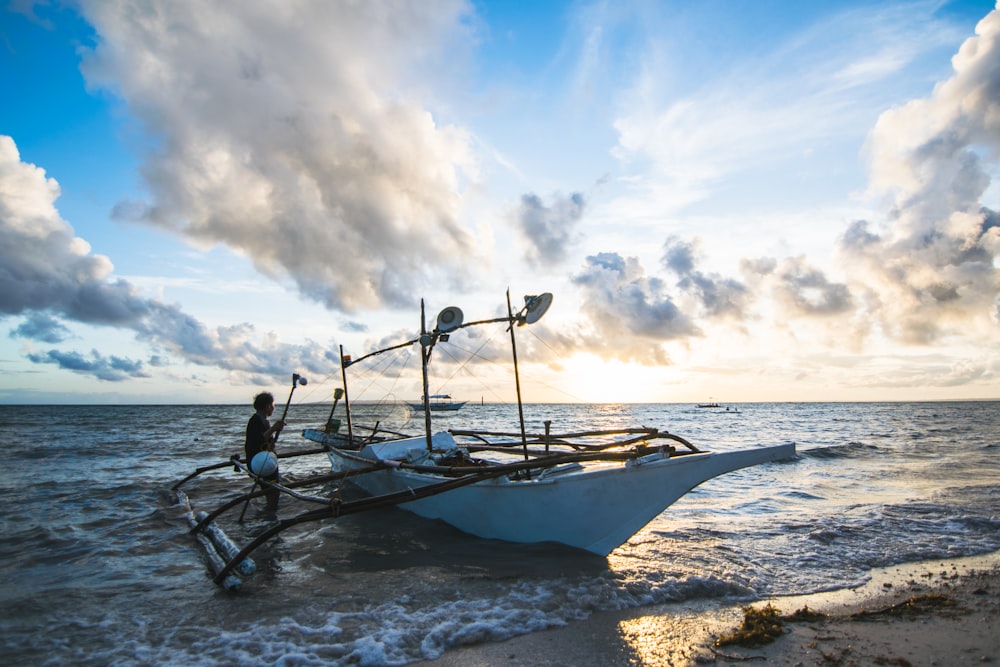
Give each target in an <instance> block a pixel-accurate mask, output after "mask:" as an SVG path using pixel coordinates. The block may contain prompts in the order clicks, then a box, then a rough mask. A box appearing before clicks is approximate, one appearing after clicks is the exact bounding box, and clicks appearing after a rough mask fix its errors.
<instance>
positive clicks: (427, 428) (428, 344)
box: [420, 299, 434, 451]
mask: <svg viewBox="0 0 1000 667" xmlns="http://www.w3.org/2000/svg"><path fill="white" fill-rule="evenodd" d="M433 347H434V340H433V339H432V338H429V337H428V335H427V322H426V319H425V317H424V300H423V299H421V300H420V370H421V373H422V374H423V381H424V397H423V402H424V437H426V438H427V451H431V450H432V449H433V446H432V445H431V405H430V400H431V399H430V395H429V393H428V389H429V387H430V385H429V383H428V382H427V364H428V363H430V360H431V349H433Z"/></svg>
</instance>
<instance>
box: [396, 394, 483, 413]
mask: <svg viewBox="0 0 1000 667" xmlns="http://www.w3.org/2000/svg"><path fill="white" fill-rule="evenodd" d="M466 403H468V401H453V400H452V399H451V395H450V394H431V395H430V396H428V397H427V409H428V410H430V411H431V412H455V411H456V410H461V409H462V406H463V405H465V404H466ZM406 404H407V405H408V406H410V409H411V410H421V411H422V410H423V409H424V401H423V399H421V400H419V401H412V402H409V401H408V402H407V403H406Z"/></svg>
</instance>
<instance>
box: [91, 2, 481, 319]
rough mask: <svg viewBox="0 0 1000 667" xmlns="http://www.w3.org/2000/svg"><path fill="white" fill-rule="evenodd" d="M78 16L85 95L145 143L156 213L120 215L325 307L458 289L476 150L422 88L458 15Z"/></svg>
mask: <svg viewBox="0 0 1000 667" xmlns="http://www.w3.org/2000/svg"><path fill="white" fill-rule="evenodd" d="M82 4H83V11H84V13H85V15H86V16H87V18H88V20H89V21H90V22H91V23H92V24H93V25H94V27H95V29H96V30H97V33H98V35H99V43H98V45H97V47H96V48H95V49H94V50H93V51H91V52H88V53H85V54H84V63H83V71H84V73H85V75H86V77H87V80H88V82H89V83H90V84H91V85H93V86H95V87H100V88H105V89H107V90H109V91H112V92H113V93H114V94H116V95H118V96H120V97H121V98H122V99H123V100H124V102H125V103H126V104H127V106H128V109H129V112H130V114H131V115H132V116H133V117H134V118H136V119H137V120H138V121H139V122H140V123H141V124H142V125H143V126H144V129H145V131H146V132H147V134H148V136H149V137H151V138H152V143H153V146H152V147H151V148H150V149H149V150H148V152H147V153H146V155H145V165H144V168H143V174H144V177H145V180H146V184H147V189H148V191H149V192H150V197H149V200H148V201H129V202H122V203H121V204H120V205H119V206H118V207H117V209H116V211H117V215H119V216H121V217H123V218H126V219H131V220H138V221H143V222H146V223H150V224H154V225H158V226H161V227H165V228H168V229H171V230H173V231H175V232H177V233H179V234H182V235H183V236H185V237H186V238H188V239H189V240H190V241H191V242H192V243H195V244H197V245H199V246H211V245H214V244H219V243H222V244H225V245H227V246H229V247H231V248H233V249H235V250H237V251H238V252H241V253H244V254H245V255H246V256H247V257H249V258H250V259H251V260H252V261H253V263H254V264H255V266H256V267H257V268H258V269H259V270H260V271H262V272H263V273H265V274H267V275H269V276H272V277H289V278H291V279H292V280H293V281H294V282H295V283H296V284H297V285H298V288H299V290H300V291H301V293H302V294H304V295H306V296H308V297H310V298H312V299H314V300H315V301H317V302H319V303H322V304H324V305H326V306H328V307H331V308H338V309H348V310H349V309H353V308H357V307H360V306H366V307H376V306H378V305H381V304H390V305H401V304H406V305H412V301H413V299H412V290H414V289H415V288H416V287H418V286H420V285H425V284H428V283H429V282H430V281H431V280H433V279H437V278H442V279H445V280H451V281H452V282H453V283H454V284H456V285H460V284H462V281H461V280H460V276H461V275H462V271H463V269H464V268H465V267H464V266H463V265H462V264H461V263H462V262H464V261H468V260H466V259H463V258H467V257H470V256H472V254H473V253H472V251H473V250H474V249H475V247H476V246H475V244H474V243H472V241H471V238H470V236H469V234H468V233H467V231H466V230H465V229H464V228H463V227H462V225H461V224H460V223H459V214H460V208H461V190H462V186H463V183H467V182H468V181H469V180H470V179H475V177H476V174H475V163H474V160H473V157H472V152H471V149H470V138H469V136H468V134H467V132H466V131H465V130H463V129H462V128H459V127H456V126H453V125H442V124H440V123H439V121H438V120H437V119H436V118H435V116H434V115H433V113H432V112H431V111H430V110H429V109H427V108H425V107H424V106H423V105H422V104H420V103H417V102H415V101H413V100H415V99H417V98H420V99H431V98H433V91H432V90H415V89H413V88H412V86H418V85H430V86H431V87H432V86H433V84H432V83H431V84H429V82H433V81H434V79H435V77H437V76H440V72H447V71H448V70H449V69H451V68H452V67H454V63H458V62H461V61H462V60H463V59H462V58H460V57H458V54H460V53H461V52H462V50H463V49H464V48H466V45H465V42H464V41H462V40H464V39H465V38H466V37H465V36H466V35H467V34H468V28H467V27H463V26H467V25H468V22H467V21H465V19H466V18H467V17H466V12H467V11H468V6H467V5H466V3H464V2H461V1H459V0H446V1H445V2H439V3H435V5H434V9H433V11H429V10H428V9H427V7H425V6H424V5H423V4H421V3H412V2H393V1H390V2H388V3H385V2H380V3H367V2H359V3H339V2H322V1H312V0H297V1H293V2H284V1H282V2H253V3H228V4H216V3H204V2H199V1H197V0H181V1H175V0H170V1H158V0H157V1H153V2H145V3H142V4H139V5H137V4H136V3H133V2H127V1H125V0H111V1H107V0H95V1H87V2H84V3H82ZM445 54H447V56H448V57H447V58H446V57H445Z"/></svg>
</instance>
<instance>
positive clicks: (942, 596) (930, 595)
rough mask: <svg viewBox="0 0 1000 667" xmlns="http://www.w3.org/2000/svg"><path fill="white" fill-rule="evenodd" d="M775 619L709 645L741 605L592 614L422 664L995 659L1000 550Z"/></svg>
mask: <svg viewBox="0 0 1000 667" xmlns="http://www.w3.org/2000/svg"><path fill="white" fill-rule="evenodd" d="M766 604H771V605H772V606H773V607H775V608H776V609H778V610H779V611H780V613H781V614H782V615H789V614H792V613H793V612H795V611H797V610H800V609H803V608H804V607H807V608H808V609H809V610H810V611H815V612H818V613H820V614H822V615H823V617H822V618H818V619H815V620H809V621H806V622H788V621H785V622H784V623H783V626H784V631H783V634H782V635H781V636H780V637H778V638H777V639H776V640H775V641H774V642H772V643H769V644H766V645H763V646H756V647H750V648H742V647H739V646H733V645H730V646H721V647H719V646H716V645H715V641H716V640H717V639H718V638H719V637H720V636H722V635H725V634H729V633H732V632H734V631H735V630H736V629H737V628H738V627H739V626H740V624H741V622H742V621H743V617H744V609H743V607H741V606H740V605H729V604H725V603H722V602H717V603H715V604H712V603H711V602H708V603H704V604H699V605H693V604H686V603H678V604H672V605H659V606H657V607H652V608H644V609H642V610H628V611H622V612H599V613H596V614H594V615H592V616H591V617H590V618H588V619H586V620H584V621H580V622H575V623H571V624H570V625H569V626H567V627H563V628H556V629H552V630H546V631H542V632H536V633H532V634H530V635H522V636H519V637H514V638H511V639H509V640H507V641H503V642H495V643H488V644H478V645H475V646H469V647H465V648H460V649H457V650H452V651H449V652H448V653H446V654H445V655H444V656H442V657H441V658H439V659H438V660H432V661H426V662H423V663H419V664H420V665H422V666H425V667H459V666H461V667H487V666H489V667H494V666H497V665H506V666H509V667H522V666H523V667H527V666H529V665H530V666H533V667H556V666H560V667H562V666H566V667H570V666H574V667H587V666H591V665H592V666H594V667H598V666H600V667H626V666H627V667H635V666H653V665H656V666H664V667H667V666H669V667H682V666H683V667H688V666H692V665H711V664H719V665H724V664H738V663H742V662H752V663H756V664H765V665H777V666H787V667H796V666H801V667H807V666H810V665H824V666H827V667H831V666H844V667H849V666H862V665H896V666H899V667H909V666H913V667H928V666H934V665H939V666H942V667H945V666H949V667H950V666H952V665H974V664H975V665H979V664H993V663H997V662H998V661H1000V554H992V555H989V556H984V557H976V558H963V559H956V560H943V561H928V562H924V563H919V564H912V565H906V566H899V567H894V568H888V569H885V570H878V571H875V572H873V573H872V580H871V581H870V582H869V584H867V585H866V586H864V587H862V588H859V589H851V590H845V591H836V592H832V593H824V594H817V595H811V596H802V597H795V598H776V599H773V600H770V601H765V602H759V603H755V604H753V605H751V606H752V607H753V608H755V609H760V608H763V607H764V606H765V605H766Z"/></svg>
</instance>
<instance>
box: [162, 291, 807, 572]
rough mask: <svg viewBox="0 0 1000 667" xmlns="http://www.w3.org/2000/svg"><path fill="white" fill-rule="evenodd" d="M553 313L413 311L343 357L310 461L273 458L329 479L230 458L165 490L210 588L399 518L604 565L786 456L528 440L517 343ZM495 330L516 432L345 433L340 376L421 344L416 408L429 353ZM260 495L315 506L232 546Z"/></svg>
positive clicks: (590, 435) (640, 440) (611, 441)
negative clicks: (234, 514)
mask: <svg viewBox="0 0 1000 667" xmlns="http://www.w3.org/2000/svg"><path fill="white" fill-rule="evenodd" d="M551 301H552V296H551V295H550V294H542V295H540V296H528V297H525V305H524V307H523V308H522V309H521V310H520V311H518V312H517V313H514V312H513V310H512V308H511V305H510V296H509V294H508V297H507V316H506V317H501V318H494V319H490V320H481V321H478V322H470V323H467V324H463V315H462V311H461V310H459V309H458V308H454V307H452V308H446V309H445V310H443V311H442V312H441V313H440V315H439V316H438V320H437V326H436V327H435V328H434V329H433V330H430V331H428V329H427V326H426V323H425V319H424V312H423V304H421V330H420V335H419V336H418V337H417V338H414V339H412V340H409V341H406V342H404V343H400V344H398V345H393V346H391V347H388V348H384V349H381V350H377V351H374V352H371V353H369V354H366V355H364V356H363V357H360V358H359V359H357V360H351V358H350V357H347V356H345V355H344V354H343V348H341V350H340V353H341V359H342V363H341V376H342V381H343V389H340V388H338V389H337V391H336V392H335V394H334V407H333V409H331V411H330V417H329V419H328V420H327V423H326V424H325V425H324V426H322V427H319V428H309V429H305V431H304V432H303V436H304V437H305V438H306V439H307V440H309V441H312V442H316V443H318V444H320V445H321V448H320V449H312V450H305V451H301V452H292V453H286V454H282V455H279V456H278V458H289V457H294V456H305V455H314V454H324V455H326V456H327V458H328V459H329V461H330V465H331V468H332V471H331V472H330V473H327V474H323V475H316V476H312V477H310V478H307V479H302V480H296V481H294V482H287V483H286V482H272V481H267V480H264V479H262V478H259V477H257V476H256V475H254V474H253V472H251V471H250V469H249V468H248V466H247V462H245V461H243V460H241V458H240V457H239V456H238V455H236V456H233V457H232V458H231V459H230V460H229V461H227V462H224V463H220V464H216V465H213V466H206V467H204V468H200V469H198V470H196V471H195V472H194V473H192V474H191V475H189V476H188V477H186V478H185V479H183V480H181V481H180V482H178V483H177V484H175V485H174V487H173V490H174V492H175V493H176V495H177V499H178V502H179V503H181V504H182V505H183V506H184V508H185V513H186V516H187V520H188V523H189V525H190V526H191V528H190V532H191V534H192V535H194V536H195V537H196V538H197V539H198V542H199V544H200V545H201V546H202V547H203V548H204V550H205V551H206V557H207V559H208V562H209V566H210V568H211V569H212V572H213V580H214V581H215V583H217V584H219V585H221V586H224V587H225V588H227V589H230V590H234V589H236V588H238V587H239V586H240V584H241V583H242V578H244V577H247V576H250V575H252V573H253V569H254V566H253V564H252V562H251V561H250V558H249V557H250V554H251V553H252V552H253V551H254V550H255V549H256V548H257V547H259V546H260V545H261V544H263V543H265V542H266V541H268V540H269V539H271V538H273V537H274V536H275V535H277V534H279V533H280V532H282V531H284V530H286V529H288V528H291V527H292V526H296V525H299V524H302V523H306V522H310V521H319V520H325V519H335V518H337V517H340V516H344V515H347V514H355V513H359V512H365V511H370V510H373V509H378V508H384V507H392V506H396V505H398V506H400V507H401V508H402V509H405V510H408V511H411V512H413V513H415V514H418V515H420V516H423V517H427V518H432V519H439V520H442V521H445V522H447V523H449V524H451V525H453V526H455V527H457V528H459V529H460V530H463V531H465V532H467V533H470V534H472V535H477V536H480V537H485V538H492V539H501V540H506V541H509V542H522V543H532V542H558V543H562V544H565V545H569V546H572V547H576V548H579V549H584V550H587V551H590V552H592V553H595V554H598V555H602V556H606V555H607V554H609V553H610V552H611V551H612V550H613V549H615V548H616V547H618V546H619V545H621V544H622V543H624V542H625V541H626V540H628V539H629V537H631V536H632V535H634V534H635V533H636V532H638V531H639V530H640V529H642V527H643V526H645V525H646V524H647V523H648V522H649V521H651V520H652V519H653V518H655V517H656V516H657V515H658V514H660V513H661V512H662V511H663V510H664V509H666V508H667V507H668V506H669V505H671V504H672V503H673V502H674V501H676V500H677V499H678V498H680V497H681V496H683V495H684V494H685V493H687V492H688V491H690V490H691V489H693V488H694V487H696V486H698V485H699V484H701V483H702V482H705V481H706V480H709V479H711V478H713V477H716V476H718V475H721V474H724V473H727V472H731V471H733V470H737V469H739V468H744V467H748V466H753V465H758V464H761V463H767V462H771V461H778V460H783V459H790V458H793V457H794V456H795V445H794V444H793V443H788V444H782V445H775V446H769V447H757V448H752V449H745V450H739V451H727V452H708V451H702V450H700V449H698V448H697V447H695V446H694V445H693V444H691V443H690V442H688V441H687V440H685V439H684V438H682V437H680V436H678V435H674V434H672V433H669V432H667V431H662V430H659V429H655V428H645V427H644V428H632V429H610V430H600V431H584V432H573V433H562V434H556V433H552V431H551V422H545V430H544V432H542V433H528V432H527V430H526V428H525V423H524V413H523V406H522V402H521V389H520V378H519V375H518V372H517V347H516V341H515V336H514V330H515V327H517V326H522V325H525V324H531V323H534V322H536V321H537V320H538V319H540V318H541V316H542V315H543V314H544V313H545V311H546V310H547V309H548V307H549V305H550V304H551ZM495 322H502V323H505V324H506V325H507V327H508V329H509V331H510V339H511V349H512V352H513V361H514V370H515V384H516V386H517V405H518V418H519V424H520V430H519V431H518V432H503V431H484V430H462V429H452V430H449V431H441V432H438V433H434V432H433V431H432V425H431V410H429V409H426V406H425V410H424V433H423V434H422V435H419V436H407V435H405V434H401V433H393V432H388V431H383V430H379V428H378V425H376V426H374V427H368V428H364V427H360V426H357V425H355V424H354V420H353V417H352V411H351V404H350V401H349V398H348V383H347V369H348V368H349V367H350V366H352V365H354V364H357V363H359V362H361V361H364V360H366V359H368V358H369V357H373V356H375V355H379V354H382V353H384V352H388V351H390V350H395V349H399V348H402V347H406V346H411V345H413V344H416V343H419V344H420V348H421V368H422V373H423V397H424V401H425V402H426V401H427V400H428V398H427V397H428V396H429V392H428V391H427V390H428V377H427V366H428V364H429V361H430V357H431V353H432V351H433V349H434V346H435V345H436V344H437V343H439V342H445V341H447V340H448V339H449V336H450V335H452V334H454V333H455V332H457V331H459V330H460V329H463V328H466V327H470V326H474V325H480V324H487V323H495ZM299 379H300V376H299V375H297V374H296V375H293V380H292V391H293V392H294V389H295V386H296V382H297V381H298V380H299ZM303 384H304V379H303ZM341 398H343V399H344V406H343V407H344V413H345V417H346V422H347V429H346V433H344V432H342V430H341V428H340V426H341V422H340V420H337V419H334V417H333V415H334V410H335V409H336V407H337V404H338V402H339V401H340V399H341ZM289 402H291V394H289ZM287 410H288V406H287V405H286V406H285V411H286V413H287ZM229 466H232V467H234V468H235V469H236V470H237V471H239V472H241V473H243V474H246V475H249V476H250V478H251V479H252V480H253V484H254V486H253V488H251V490H250V492H248V493H243V494H239V495H236V496H234V497H233V498H231V499H229V500H228V501H227V502H225V503H223V504H222V505H220V506H219V507H218V508H216V509H215V510H214V511H213V512H210V513H203V512H202V513H195V512H194V510H193V509H192V508H191V506H190V501H189V499H188V497H187V495H186V494H185V492H184V491H182V490H181V487H182V486H183V485H184V484H186V483H187V482H189V481H190V480H191V479H193V478H194V477H196V476H198V475H200V474H201V473H203V472H208V471H210V470H216V469H220V468H224V467H229ZM331 482H338V483H341V482H342V483H349V484H351V485H352V487H353V488H355V489H358V490H361V491H363V492H364V493H365V494H367V495H366V496H364V497H355V498H348V497H347V496H345V494H343V493H342V487H341V486H337V487H336V489H335V490H334V491H333V492H332V493H327V494H326V495H312V494H310V493H305V492H303V491H300V489H306V488H308V487H318V486H320V485H327V484H330V483H331ZM258 486H259V487H260V490H258ZM265 488H276V489H278V490H279V491H281V492H282V493H283V494H286V495H288V496H291V497H293V498H295V499H296V500H299V501H302V502H303V503H308V504H313V505H315V507H314V508H313V509H310V510H306V511H304V512H301V513H299V514H298V515H296V516H292V517H288V518H282V519H276V520H275V521H274V522H273V523H272V524H271V525H269V526H268V527H267V528H266V529H265V530H264V531H263V532H261V533H260V534H259V535H257V536H256V537H254V539H253V540H252V541H250V542H249V543H248V544H246V545H245V546H243V547H242V548H240V547H237V546H236V545H235V544H234V543H233V542H232V540H230V539H229V538H228V537H227V536H226V535H225V533H224V532H223V531H222V529H221V528H220V527H219V526H218V524H217V521H216V520H217V519H218V518H219V517H220V516H221V515H222V514H223V513H225V512H227V511H228V510H230V509H233V508H235V507H237V506H239V505H241V504H242V505H243V507H244V510H245V508H246V505H247V503H248V502H249V501H250V500H251V499H252V498H254V497H257V496H261V495H263V494H264V489H265ZM241 519H242V515H241Z"/></svg>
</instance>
